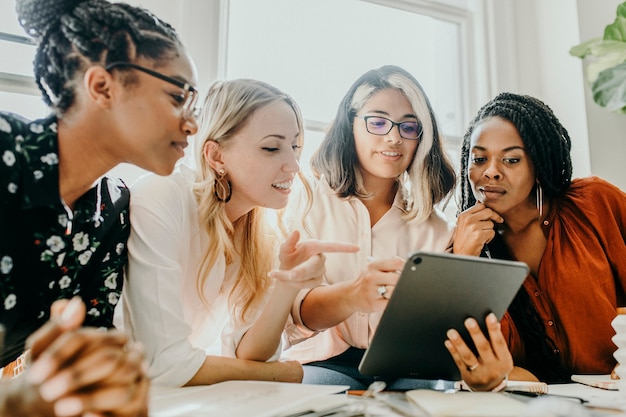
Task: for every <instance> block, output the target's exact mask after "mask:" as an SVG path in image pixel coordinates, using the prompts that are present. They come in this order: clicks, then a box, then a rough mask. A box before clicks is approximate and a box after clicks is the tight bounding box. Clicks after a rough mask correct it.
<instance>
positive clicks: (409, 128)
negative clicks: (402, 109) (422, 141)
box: [400, 122, 417, 134]
mask: <svg viewBox="0 0 626 417" xmlns="http://www.w3.org/2000/svg"><path fill="white" fill-rule="evenodd" d="M400 128H401V129H402V131H403V132H405V133H409V134H415V133H416V132H417V123H413V122H404V123H400Z"/></svg>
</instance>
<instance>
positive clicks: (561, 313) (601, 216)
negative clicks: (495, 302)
mask: <svg viewBox="0 0 626 417" xmlns="http://www.w3.org/2000/svg"><path fill="white" fill-rule="evenodd" d="M570 148H571V142H570V138H569V135H568V133H567V131H566V130H565V128H564V127H563V126H562V125H561V123H560V122H559V120H558V119H557V118H556V117H555V115H554V114H553V112H552V110H551V109H550V108H549V107H548V106H546V105H545V104H544V103H543V102H541V101H539V100H537V99H535V98H532V97H529V96H521V95H515V94H509V93H503V94H500V95H498V96H497V97H496V98H494V99H493V100H491V101H490V102H489V103H487V104H486V105H485V106H484V107H483V108H482V109H481V110H480V111H479V113H478V115H477V116H476V118H475V119H474V121H473V122H472V124H471V125H470V127H469V129H468V131H467V133H466V135H465V138H464V142H463V147H462V152H461V154H462V156H461V189H460V197H461V210H463V212H462V213H461V214H460V215H459V217H458V221H457V231H456V236H455V243H454V252H455V253H474V254H476V255H481V256H488V257H494V258H502V259H514V260H518V261H523V262H525V263H526V264H528V266H529V268H530V274H529V275H528V277H527V278H526V281H525V282H524V285H523V288H522V289H521V290H520V291H519V292H518V294H517V296H516V297H515V299H514V301H513V303H512V304H511V306H510V307H509V309H508V312H507V314H506V315H505V316H504V318H503V319H502V322H501V326H499V324H498V322H497V320H496V319H495V317H493V316H491V317H488V318H487V323H488V329H489V336H490V337H489V339H490V340H491V342H489V340H487V338H486V337H485V336H484V335H483V334H482V332H480V330H479V328H478V325H477V323H476V321H475V320H473V319H469V320H468V321H467V322H466V325H467V327H468V329H469V330H470V333H471V334H472V336H473V339H474V342H475V343H476V345H477V351H478V355H475V354H474V353H473V352H472V351H471V350H470V349H469V348H468V347H467V345H466V344H465V343H464V342H463V341H462V339H460V337H459V336H458V333H457V332H456V331H455V330H451V331H450V332H449V333H448V340H447V341H446V346H447V347H448V350H449V351H450V353H451V354H452V356H453V358H454V359H455V361H456V363H457V365H458V366H459V369H460V370H461V373H462V376H463V379H464V380H465V381H466V382H467V383H468V385H469V386H470V387H472V388H474V389H493V388H494V387H498V386H503V381H505V380H506V377H507V375H508V376H510V377H511V378H512V379H534V378H538V379H540V380H543V381H546V382H553V383H554V382H568V381H570V377H571V375H572V374H607V373H610V372H611V370H612V369H613V367H614V366H615V359H614V358H613V356H612V353H613V352H614V351H615V349H616V347H615V345H614V344H613V342H612V341H611V337H612V336H613V334H614V331H613V329H612V328H611V320H612V319H613V318H614V317H615V310H616V307H618V306H623V305H625V304H626V294H625V292H624V288H626V194H625V193H624V192H623V191H621V190H620V189H619V188H617V187H615V186H614V185H611V184H610V183H608V182H606V181H604V180H602V179H600V178H597V177H589V178H580V179H574V180H571V173H572V165H571V159H570ZM500 327H501V329H500ZM500 330H501V331H500ZM511 359H512V360H511ZM513 365H515V366H516V367H515V368H513ZM529 373H530V374H529Z"/></svg>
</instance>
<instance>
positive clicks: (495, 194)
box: [478, 185, 506, 199]
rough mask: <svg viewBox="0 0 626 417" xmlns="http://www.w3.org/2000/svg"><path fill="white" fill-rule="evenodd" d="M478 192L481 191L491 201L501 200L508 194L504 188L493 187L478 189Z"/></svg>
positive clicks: (487, 186)
mask: <svg viewBox="0 0 626 417" xmlns="http://www.w3.org/2000/svg"><path fill="white" fill-rule="evenodd" d="M478 191H480V192H481V193H482V194H483V195H484V196H485V197H486V198H489V199H493V198H499V197H502V196H503V195H504V194H506V190H505V189H504V188H502V187H495V186H492V185H485V186H482V187H478Z"/></svg>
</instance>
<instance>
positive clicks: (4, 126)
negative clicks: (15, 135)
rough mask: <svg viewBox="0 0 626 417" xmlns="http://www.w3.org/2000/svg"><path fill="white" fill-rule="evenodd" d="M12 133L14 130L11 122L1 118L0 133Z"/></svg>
mask: <svg viewBox="0 0 626 417" xmlns="http://www.w3.org/2000/svg"><path fill="white" fill-rule="evenodd" d="M11 131H12V129H11V125H10V124H9V122H8V121H7V120H6V119H4V118H2V117H0V132H4V133H11Z"/></svg>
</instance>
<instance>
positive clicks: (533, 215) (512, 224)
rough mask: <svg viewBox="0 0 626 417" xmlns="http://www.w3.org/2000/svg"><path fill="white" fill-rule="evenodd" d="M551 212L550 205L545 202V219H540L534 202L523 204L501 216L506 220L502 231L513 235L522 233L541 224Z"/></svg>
mask: <svg viewBox="0 0 626 417" xmlns="http://www.w3.org/2000/svg"><path fill="white" fill-rule="evenodd" d="M549 211H550V203H549V202H548V201H545V202H544V204H543V217H542V218H541V219H539V211H538V209H537V206H536V205H535V203H534V202H533V203H530V202H527V203H526V204H522V205H520V206H518V207H516V208H515V209H513V210H510V211H509V212H507V213H505V214H501V216H502V217H503V218H504V223H503V224H502V231H503V232H505V233H511V234H518V233H522V232H524V231H525V230H527V229H528V228H529V227H530V226H532V225H534V224H541V222H542V221H543V220H544V219H545V218H546V217H547V215H548V212H549Z"/></svg>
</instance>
